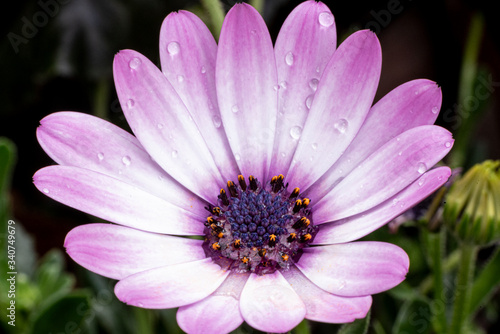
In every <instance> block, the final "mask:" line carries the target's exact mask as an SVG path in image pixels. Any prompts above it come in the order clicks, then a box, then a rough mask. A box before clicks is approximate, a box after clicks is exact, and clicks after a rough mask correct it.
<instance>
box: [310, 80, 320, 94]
mask: <svg viewBox="0 0 500 334" xmlns="http://www.w3.org/2000/svg"><path fill="white" fill-rule="evenodd" d="M318 84H319V80H318V79H316V78H314V79H311V81H309V87H311V89H312V90H313V92H315V91H316V90H317V89H318Z"/></svg>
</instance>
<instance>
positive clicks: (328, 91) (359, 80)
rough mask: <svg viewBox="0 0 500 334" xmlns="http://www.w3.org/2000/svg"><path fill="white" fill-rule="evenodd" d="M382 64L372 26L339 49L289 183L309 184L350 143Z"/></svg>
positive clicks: (315, 104) (304, 133) (320, 89)
mask: <svg viewBox="0 0 500 334" xmlns="http://www.w3.org/2000/svg"><path fill="white" fill-rule="evenodd" d="M381 63H382V55H381V50H380V44H379V42H378V39H377V37H376V35H375V34H374V33H372V32H370V31H368V30H366V31H359V32H356V33H354V34H352V35H351V36H350V37H349V38H347V39H346V40H345V41H344V42H343V43H342V44H341V45H340V46H339V48H338V50H337V51H335V53H334V54H333V57H332V59H331V60H330V62H329V63H328V65H327V66H326V69H325V72H324V73H323V76H322V77H321V80H320V82H319V86H318V91H317V93H316V95H315V97H314V101H313V102H312V105H311V110H310V111H309V116H308V117H307V120H306V123H305V125H304V129H303V130H302V135H301V136H300V140H299V144H298V146H297V150H296V151H295V155H294V157H293V161H292V165H291V166H290V170H289V171H288V175H287V180H288V182H289V183H290V184H291V185H293V186H294V187H299V188H301V189H306V188H308V187H309V186H310V185H311V184H312V183H314V182H315V181H316V180H317V179H318V178H320V177H321V176H322V175H323V174H324V173H325V172H326V171H327V170H328V169H329V168H330V167H331V166H332V165H333V163H335V161H337V159H338V158H339V157H340V156H341V155H342V153H343V152H344V151H345V149H346V148H347V146H349V144H350V143H351V141H352V140H353V138H354V137H355V136H356V134H357V132H358V130H359V128H360V127H361V125H362V124H363V122H364V120H365V118H366V115H367V113H368V111H369V110H370V106H371V104H372V102H373V97H374V96H375V92H376V90H377V85H378V80H379V77H380V68H381Z"/></svg>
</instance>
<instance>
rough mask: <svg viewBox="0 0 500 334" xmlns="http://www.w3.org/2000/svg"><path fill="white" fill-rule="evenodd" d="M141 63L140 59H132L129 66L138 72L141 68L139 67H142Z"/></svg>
mask: <svg viewBox="0 0 500 334" xmlns="http://www.w3.org/2000/svg"><path fill="white" fill-rule="evenodd" d="M141 63H142V61H141V60H140V59H139V58H136V57H134V58H132V59H131V60H130V61H129V62H128V66H129V67H130V68H131V69H132V70H136V69H138V68H139V66H141Z"/></svg>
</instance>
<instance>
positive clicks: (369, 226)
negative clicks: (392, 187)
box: [313, 167, 451, 245]
mask: <svg viewBox="0 0 500 334" xmlns="http://www.w3.org/2000/svg"><path fill="white" fill-rule="evenodd" d="M450 175H451V170H450V169H449V168H448V167H440V168H436V169H433V170H430V171H428V172H427V173H425V174H424V175H422V176H421V177H419V178H418V179H417V180H416V181H415V182H413V183H412V184H411V185H410V186H408V187H407V188H405V189H404V190H402V191H401V192H399V193H398V194H396V195H395V196H393V197H391V198H389V199H388V200H386V201H385V202H383V203H382V204H379V205H378V206H376V207H374V208H373V209H370V210H368V211H366V212H363V213H360V214H357V215H355V216H350V217H348V218H344V219H342V220H339V221H336V222H333V223H329V224H323V225H321V227H320V230H319V232H318V234H316V237H315V238H314V240H313V244H316V245H319V244H338V243H343V242H350V241H353V240H356V239H359V238H362V237H364V236H365V235H367V234H369V233H371V232H373V231H375V230H376V229H378V228H379V227H381V226H383V225H385V224H387V223H388V222H389V221H391V220H392V219H394V218H396V217H397V216H399V215H400V214H402V213H403V212H405V211H406V210H408V209H410V208H411V207H413V206H414V205H415V204H417V203H419V202H420V201H422V200H423V199H425V198H426V197H428V196H429V195H430V194H432V193H433V192H434V191H436V190H437V189H438V188H439V187H441V186H442V185H443V184H445V182H446V181H447V180H448V178H449V177H450Z"/></svg>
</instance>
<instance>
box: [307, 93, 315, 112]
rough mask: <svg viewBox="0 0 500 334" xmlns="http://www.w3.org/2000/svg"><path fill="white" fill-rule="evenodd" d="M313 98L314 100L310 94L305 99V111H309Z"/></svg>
mask: <svg viewBox="0 0 500 334" xmlns="http://www.w3.org/2000/svg"><path fill="white" fill-rule="evenodd" d="M313 98H314V94H311V95H309V96H308V97H307V98H306V108H307V109H311V105H312V101H313Z"/></svg>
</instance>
